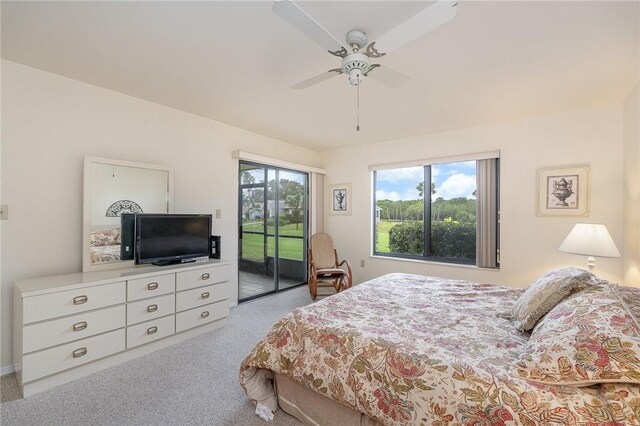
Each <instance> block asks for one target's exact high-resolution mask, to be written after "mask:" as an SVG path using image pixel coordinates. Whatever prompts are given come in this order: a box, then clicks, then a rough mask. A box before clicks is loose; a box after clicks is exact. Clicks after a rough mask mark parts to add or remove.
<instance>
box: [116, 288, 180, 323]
mask: <svg viewBox="0 0 640 426" xmlns="http://www.w3.org/2000/svg"><path fill="white" fill-rule="evenodd" d="M175 311H176V295H175V294H165V295H164V296H159V297H154V298H152V299H146V300H140V301H138V302H134V303H129V304H128V305H127V325H131V324H137V323H139V322H143V321H149V320H152V319H155V318H160V317H164V316H167V315H171V314H173V313H175Z"/></svg>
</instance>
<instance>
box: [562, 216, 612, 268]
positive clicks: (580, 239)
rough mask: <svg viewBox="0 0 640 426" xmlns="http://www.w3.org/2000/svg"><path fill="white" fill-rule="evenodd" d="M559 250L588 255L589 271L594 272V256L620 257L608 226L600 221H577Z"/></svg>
mask: <svg viewBox="0 0 640 426" xmlns="http://www.w3.org/2000/svg"><path fill="white" fill-rule="evenodd" d="M558 250H560V251H565V252H567V253H573V254H584V255H586V256H588V257H587V267H588V268H589V272H593V269H594V268H595V266H596V259H595V258H594V256H597V257H620V252H619V251H618V248H617V247H616V243H614V242H613V238H611V234H609V231H608V230H607V227H606V226H604V225H602V224H599V223H576V225H575V226H574V227H573V229H572V230H571V232H569V235H567V238H565V239H564V241H563V242H562V244H560V247H559V248H558Z"/></svg>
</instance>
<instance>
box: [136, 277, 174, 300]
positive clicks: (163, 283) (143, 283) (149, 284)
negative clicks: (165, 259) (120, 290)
mask: <svg viewBox="0 0 640 426" xmlns="http://www.w3.org/2000/svg"><path fill="white" fill-rule="evenodd" d="M174 291H176V274H166V275H156V276H155V277H147V278H141V279H137V280H128V281H127V300H128V301H132V300H138V299H144V298H146V297H154V296H161V295H163V294H167V293H173V292H174Z"/></svg>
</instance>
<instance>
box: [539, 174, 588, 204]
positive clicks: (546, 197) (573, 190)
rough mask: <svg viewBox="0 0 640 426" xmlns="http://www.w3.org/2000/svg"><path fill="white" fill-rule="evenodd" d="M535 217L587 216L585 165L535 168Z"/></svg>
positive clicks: (586, 175) (586, 176)
mask: <svg viewBox="0 0 640 426" xmlns="http://www.w3.org/2000/svg"><path fill="white" fill-rule="evenodd" d="M536 214H537V215H538V216H589V166H588V165H579V166H565V167H554V168H544V169H539V170H538V210H537V211H536Z"/></svg>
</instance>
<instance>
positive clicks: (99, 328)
mask: <svg viewBox="0 0 640 426" xmlns="http://www.w3.org/2000/svg"><path fill="white" fill-rule="evenodd" d="M124 326H125V307H124V305H118V306H113V307H111V308H106V309H100V310H98V311H92V312H85V313H81V314H78V315H73V316H70V317H64V318H60V319H57V320H53V321H47V322H41V323H38V324H31V325H27V326H26V327H24V331H23V335H22V336H23V337H22V350H23V352H24V353H28V352H33V351H37V350H39V349H44V348H48V347H50V346H56V345H61V344H63V343H68V342H72V341H74V340H78V339H84V338H86V337H91V336H95V335H96V334H100V333H104V332H106V331H111V330H115V329H117V328H124Z"/></svg>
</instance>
